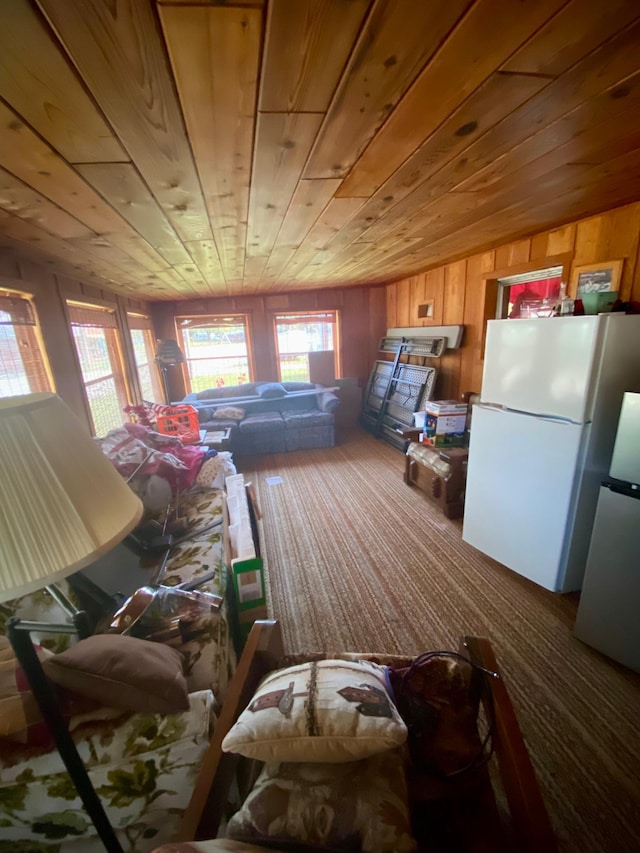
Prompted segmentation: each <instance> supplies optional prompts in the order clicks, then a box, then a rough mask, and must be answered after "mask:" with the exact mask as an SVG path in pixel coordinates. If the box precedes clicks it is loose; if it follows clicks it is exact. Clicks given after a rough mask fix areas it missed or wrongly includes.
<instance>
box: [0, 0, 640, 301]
mask: <svg viewBox="0 0 640 853" xmlns="http://www.w3.org/2000/svg"><path fill="white" fill-rule="evenodd" d="M638 198H640V2H638V0H607V2H606V3H605V2H603V0H446V2H443V0H246V2H243V0H236V2H223V0H158V2H155V0H2V3H1V4H0V248H3V249H9V250H11V251H12V252H18V253H19V254H20V255H22V256H24V255H28V256H30V257H35V258H37V259H40V260H43V261H45V262H47V263H49V264H52V265H53V268H55V269H58V270H59V271H61V272H63V273H65V274H67V275H69V274H71V275H74V276H75V277H81V278H84V279H85V280H88V281H94V282H95V283H96V284H98V285H100V286H102V287H107V288H109V289H111V290H116V291H118V292H121V293H122V294H124V295H131V296H136V297H141V298H147V299H150V300H161V299H184V298H189V297H194V296H196V295H197V296H217V295H228V294H229V295H230V294H233V295H237V294H255V293H263V292H282V291H287V290H299V289H303V288H317V287H323V288H324V287H332V286H348V285H356V284H363V283H373V282H382V281H391V280H394V279H397V278H400V277H403V276H407V275H410V274H412V273H414V272H416V271H418V270H424V269H427V268H428V267H430V266H434V265H438V264H441V263H443V262H445V261H450V260H454V259H456V258H459V257H462V256H465V255H469V254H470V253H472V252H474V251H476V250H480V249H485V248H489V247H490V246H492V245H496V244H498V243H503V242H505V241H507V240H511V239H515V238H517V237H520V236H524V235H526V234H531V233H534V232H536V231H540V230H542V229H543V228H546V227H550V226H553V225H557V224H561V223H563V222H567V221H569V220H572V219H576V218H578V217H580V216H583V215H586V214H589V213H595V212H597V211H599V210H603V209H605V208H609V207H612V206H615V205H617V204H623V203H626V202H630V201H634V200H636V199H638Z"/></svg>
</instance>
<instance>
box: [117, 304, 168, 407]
mask: <svg viewBox="0 0 640 853" xmlns="http://www.w3.org/2000/svg"><path fill="white" fill-rule="evenodd" d="M126 315H127V326H128V330H129V338H130V339H131V352H132V356H133V366H134V367H135V370H136V374H137V377H138V385H139V387H140V394H141V396H142V400H146V398H145V395H144V389H143V383H142V377H141V376H140V367H141V365H139V364H138V361H137V359H136V347H135V344H134V341H133V332H142V340H143V343H144V348H145V352H146V355H147V362H146V363H145V364H143V365H142V367H148V368H149V380H150V382H151V388H152V390H153V395H152V396H153V398H154V399H153V400H147V402H149V403H164V402H165V394H164V388H163V385H162V381H161V378H160V371H159V370H158V365H157V364H156V363H155V357H156V349H157V341H156V336H155V334H154V331H153V323H152V322H151V317H149V316H148V315H147V314H141V313H140V312H138V311H127V312H126Z"/></svg>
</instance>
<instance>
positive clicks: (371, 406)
mask: <svg viewBox="0 0 640 853" xmlns="http://www.w3.org/2000/svg"><path fill="white" fill-rule="evenodd" d="M446 345H447V341H446V338H433V337H426V336H425V337H419V338H390V337H385V338H382V339H381V340H380V344H379V346H378V349H379V350H380V352H393V353H394V359H393V361H383V360H380V361H375V362H374V364H373V368H372V370H371V374H370V377H369V381H368V383H367V388H366V391H365V394H364V398H363V404H362V411H361V414H360V423H361V425H362V426H363V427H364V428H365V429H366V430H368V431H369V432H371V433H373V434H374V435H376V436H378V437H380V438H383V439H384V440H385V441H387V442H389V444H393V445H394V447H398V448H399V449H404V444H405V439H403V438H402V436H401V435H400V433H399V430H402V429H409V428H411V427H412V426H413V413H414V412H419V411H421V410H422V409H424V405H425V403H426V401H427V400H429V399H431V398H432V396H433V392H434V390H435V381H436V375H437V371H436V368H435V367H428V366H426V365H424V364H411V363H409V362H408V360H407V359H408V358H409V357H411V356H418V357H421V358H423V359H425V358H439V357H440V356H441V355H442V353H443V352H444V351H445V349H446Z"/></svg>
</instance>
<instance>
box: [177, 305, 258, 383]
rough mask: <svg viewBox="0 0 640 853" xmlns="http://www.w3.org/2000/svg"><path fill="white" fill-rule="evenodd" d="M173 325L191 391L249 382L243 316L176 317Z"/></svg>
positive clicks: (248, 360)
mask: <svg viewBox="0 0 640 853" xmlns="http://www.w3.org/2000/svg"><path fill="white" fill-rule="evenodd" d="M176 325H177V328H178V334H179V336H180V341H179V342H180V346H181V349H182V351H183V352H184V356H185V367H186V372H187V385H188V386H189V390H190V391H204V390H205V389H207V388H220V387H221V386H223V385H239V384H241V383H243V382H250V381H251V378H252V370H251V358H250V350H249V336H248V333H247V318H246V317H245V316H243V315H231V316H224V317H222V316H202V317H176Z"/></svg>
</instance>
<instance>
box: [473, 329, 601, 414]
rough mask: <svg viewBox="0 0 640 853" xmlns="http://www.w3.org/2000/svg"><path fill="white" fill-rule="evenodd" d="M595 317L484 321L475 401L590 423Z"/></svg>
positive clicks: (596, 346)
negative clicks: (481, 366)
mask: <svg viewBox="0 0 640 853" xmlns="http://www.w3.org/2000/svg"><path fill="white" fill-rule="evenodd" d="M600 329H601V322H600V317H599V316H597V315H594V316H585V317H544V318H538V319H534V320H489V322H488V324H487V341H486V348H485V357H484V373H483V377H482V393H481V399H482V402H483V403H494V404H499V405H502V406H506V407H507V408H509V409H517V410H519V411H522V412H530V413H532V414H539V415H550V416H553V417H558V418H566V419H568V420H571V421H574V422H576V423H581V422H583V421H587V420H590V411H591V397H590V393H591V386H592V376H593V374H594V365H596V366H597V363H598V361H599V346H600V343H599V341H600Z"/></svg>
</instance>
